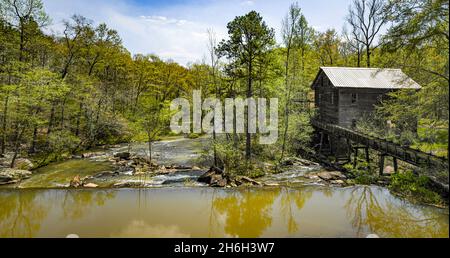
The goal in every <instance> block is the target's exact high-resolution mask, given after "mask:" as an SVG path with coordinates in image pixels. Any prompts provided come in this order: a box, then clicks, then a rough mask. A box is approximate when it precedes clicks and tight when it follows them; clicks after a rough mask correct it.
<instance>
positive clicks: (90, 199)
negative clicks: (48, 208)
mask: <svg viewBox="0 0 450 258" xmlns="http://www.w3.org/2000/svg"><path fill="white" fill-rule="evenodd" d="M60 193H62V195H63V197H59V196H55V197H56V199H58V198H62V209H63V214H62V216H63V219H67V220H74V219H80V218H82V217H83V216H84V214H86V213H89V211H90V209H93V208H96V207H100V206H103V205H105V202H106V201H107V200H109V199H112V198H114V197H115V195H116V192H115V191H113V190H105V189H101V190H97V189H96V190H86V191H83V194H80V193H79V191H77V190H74V189H69V190H67V191H62V192H57V193H56V194H57V195H58V194H60ZM56 201H58V200H56ZM56 203H57V202H56Z"/></svg>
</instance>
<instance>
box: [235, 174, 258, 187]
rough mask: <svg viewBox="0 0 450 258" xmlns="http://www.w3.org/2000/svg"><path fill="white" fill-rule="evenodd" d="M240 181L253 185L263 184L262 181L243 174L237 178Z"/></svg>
mask: <svg viewBox="0 0 450 258" xmlns="http://www.w3.org/2000/svg"><path fill="white" fill-rule="evenodd" d="M237 180H238V181H241V182H242V183H244V184H251V185H262V184H261V183H260V182H258V181H256V180H253V179H251V178H250V177H246V176H241V177H238V178H237Z"/></svg>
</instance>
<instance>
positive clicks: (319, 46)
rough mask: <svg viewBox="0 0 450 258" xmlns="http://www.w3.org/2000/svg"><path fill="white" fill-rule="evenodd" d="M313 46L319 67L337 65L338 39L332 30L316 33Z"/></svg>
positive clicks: (338, 57) (338, 56)
mask: <svg viewBox="0 0 450 258" xmlns="http://www.w3.org/2000/svg"><path fill="white" fill-rule="evenodd" d="M313 45H314V48H315V51H316V54H317V56H318V57H319V60H320V64H321V65H323V66H326V65H329V66H333V65H336V64H337V63H338V60H339V59H340V55H339V45H340V39H339V37H338V35H337V33H336V31H335V30H334V29H328V30H326V31H325V32H318V33H316V35H315V36H314V43H313Z"/></svg>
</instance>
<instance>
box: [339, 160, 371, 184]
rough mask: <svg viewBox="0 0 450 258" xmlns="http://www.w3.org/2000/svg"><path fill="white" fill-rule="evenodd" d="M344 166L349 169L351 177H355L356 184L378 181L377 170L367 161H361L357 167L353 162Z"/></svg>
mask: <svg viewBox="0 0 450 258" xmlns="http://www.w3.org/2000/svg"><path fill="white" fill-rule="evenodd" d="M344 168H345V169H346V170H347V171H348V173H349V175H350V177H353V178H354V181H355V183H356V184H361V185H370V184H373V183H376V182H377V180H378V178H379V176H378V175H377V173H376V172H375V171H373V170H372V169H371V168H369V165H368V164H367V162H360V163H358V164H357V166H356V168H353V164H346V165H344Z"/></svg>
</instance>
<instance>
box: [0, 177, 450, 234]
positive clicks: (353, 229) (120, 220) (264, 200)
mask: <svg viewBox="0 0 450 258" xmlns="http://www.w3.org/2000/svg"><path fill="white" fill-rule="evenodd" d="M0 204H1V208H0V236H1V237H64V236H66V235H67V234H71V233H75V234H78V235H80V236H81V237H109V236H114V237H182V238H184V237H365V236H366V235H367V234H369V233H376V234H378V235H380V236H381V237H448V225H449V220H448V209H446V210H443V209H436V208H432V207H427V206H421V205H415V204H411V203H409V202H407V201H404V200H402V199H399V198H397V197H395V196H392V195H390V193H389V191H388V190H386V189H384V188H380V187H352V188H332V187H317V186H310V187H300V188H288V187H274V188H239V189H212V188H206V187H204V188H187V187H177V188H175V187H173V188H161V189H128V190H127V189H120V190H118V189H110V190H99V189H91V190H74V189H72V190H67V189H66V190H62V189H61V190H11V189H10V190H0Z"/></svg>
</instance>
